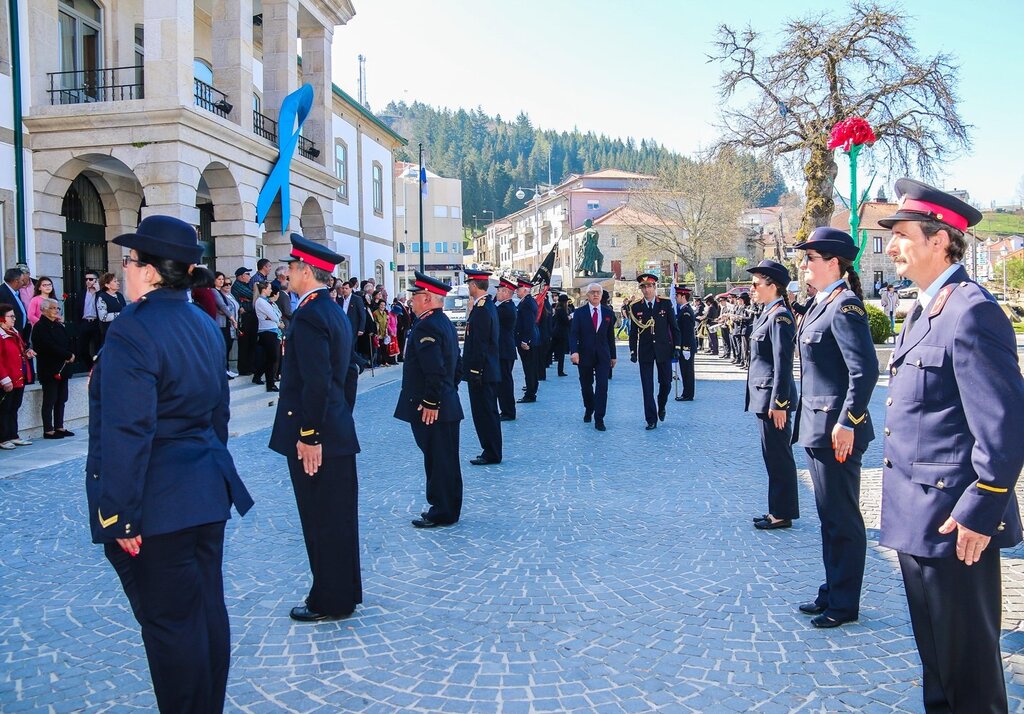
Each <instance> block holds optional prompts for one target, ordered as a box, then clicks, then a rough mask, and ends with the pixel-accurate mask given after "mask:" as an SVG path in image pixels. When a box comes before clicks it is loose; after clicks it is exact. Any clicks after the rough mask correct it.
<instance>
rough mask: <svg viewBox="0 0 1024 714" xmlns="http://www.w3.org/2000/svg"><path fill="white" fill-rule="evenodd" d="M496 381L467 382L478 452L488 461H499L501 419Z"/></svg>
mask: <svg viewBox="0 0 1024 714" xmlns="http://www.w3.org/2000/svg"><path fill="white" fill-rule="evenodd" d="M497 387H498V383H497V382H480V383H479V384H476V385H474V384H473V383H470V384H469V408H470V411H472V413H473V426H474V427H475V428H476V437H477V439H479V440H480V448H481V449H483V451H482V453H481V454H480V455H481V456H483V457H484V458H485V459H487V460H488V461H492V462H494V463H498V462H499V461H501V420H500V419H499V418H498V396H497V392H496V389H497Z"/></svg>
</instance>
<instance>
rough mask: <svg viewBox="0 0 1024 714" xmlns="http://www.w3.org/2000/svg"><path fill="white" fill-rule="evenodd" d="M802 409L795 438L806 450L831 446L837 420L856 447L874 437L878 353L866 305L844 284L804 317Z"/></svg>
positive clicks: (801, 335)
mask: <svg viewBox="0 0 1024 714" xmlns="http://www.w3.org/2000/svg"><path fill="white" fill-rule="evenodd" d="M797 344H799V346H800V408H799V411H798V412H797V419H796V423H795V424H794V427H793V441H794V443H797V444H800V445H801V446H803V447H807V448H831V446H832V429H833V427H835V425H836V424H837V423H839V424H842V425H843V426H846V427H849V428H851V429H853V431H854V436H853V448H855V449H858V450H863V449H866V448H867V446H868V444H869V443H871V440H872V439H874V438H875V431H874V428H873V427H872V425H871V415H870V414H869V413H868V402H869V401H870V400H871V392H872V391H873V390H874V388H875V383H876V382H877V381H878V357H876V355H875V345H874V343H873V342H872V341H871V330H870V328H869V327H868V318H867V312H866V311H865V310H864V303H863V302H861V299H860V298H858V297H857V294H856V293H854V292H853V291H852V290H850V289H849V288H847V287H844V286H840V287H838V288H836V289H835V290H834V291H832V293H831V294H830V295H829V296H828V297H826V298H825V299H824V300H822V302H821V303H820V304H818V305H812V306H811V307H810V309H809V310H808V311H807V313H806V314H805V315H804V316H803V319H802V320H801V321H800V327H799V332H798V333H797Z"/></svg>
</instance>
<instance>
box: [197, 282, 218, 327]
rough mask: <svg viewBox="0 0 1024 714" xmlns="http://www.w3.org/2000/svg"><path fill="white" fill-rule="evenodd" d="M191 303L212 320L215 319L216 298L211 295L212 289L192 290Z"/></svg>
mask: <svg viewBox="0 0 1024 714" xmlns="http://www.w3.org/2000/svg"><path fill="white" fill-rule="evenodd" d="M192 302H194V303H195V304H196V305H198V306H199V307H201V308H202V309H203V312H205V313H206V314H207V315H209V316H210V317H212V318H213V319H214V320H216V319H217V298H216V297H214V295H213V288H192Z"/></svg>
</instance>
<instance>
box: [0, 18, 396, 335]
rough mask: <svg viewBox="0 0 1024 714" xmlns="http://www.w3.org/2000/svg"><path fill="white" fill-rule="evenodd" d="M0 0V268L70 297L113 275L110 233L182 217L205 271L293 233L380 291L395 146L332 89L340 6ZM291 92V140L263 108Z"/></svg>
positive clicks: (277, 244) (274, 107)
mask: <svg viewBox="0 0 1024 714" xmlns="http://www.w3.org/2000/svg"><path fill="white" fill-rule="evenodd" d="M3 5H4V8H3V10H0V37H4V38H7V37H8V36H9V32H10V28H11V26H12V24H13V26H14V27H15V28H16V30H17V37H18V38H19V39H20V52H18V53H15V52H14V48H12V47H11V46H10V45H9V43H7V42H2V43H0V96H4V97H9V96H14V94H15V92H16V90H20V96H21V114H22V118H21V121H18V117H17V116H16V114H15V111H14V109H13V108H12V104H13V103H12V102H7V101H4V102H0V244H2V255H0V258H2V260H3V265H4V266H5V267H6V266H8V265H11V264H13V263H14V262H15V260H16V259H17V258H18V257H19V256H24V258H25V259H26V261H27V262H28V264H29V266H30V267H31V268H32V271H33V275H47V276H50V277H52V278H53V280H54V282H55V284H56V286H57V293H58V294H60V293H61V292H64V293H68V294H69V296H70V297H72V298H73V297H74V295H75V293H76V292H78V291H80V290H81V289H82V285H83V280H82V278H83V273H84V271H85V270H87V269H91V270H99V271H105V270H110V271H111V272H118V271H119V270H120V258H121V255H122V249H121V248H119V247H118V246H115V245H113V244H112V243H111V242H110V240H111V239H112V238H113V237H115V236H117V235H118V234H121V233H127V232H130V231H132V230H134V229H135V227H136V226H137V225H138V222H139V221H140V220H141V219H142V218H143V217H145V216H147V215H151V214H165V215H173V216H177V217H178V218H181V219H183V220H186V221H188V222H190V223H192V224H194V225H195V226H196V227H197V229H198V231H199V234H200V239H201V240H202V241H203V244H204V247H205V251H206V252H205V262H206V263H207V264H208V265H210V267H212V268H214V269H217V270H221V271H223V272H225V273H229V274H230V273H231V272H233V271H234V270H235V268H237V267H239V266H243V265H244V266H246V267H250V268H252V267H254V264H255V261H256V259H257V258H259V257H263V256H265V257H268V258H270V259H271V260H280V259H281V258H283V257H284V256H285V255H286V254H287V253H288V250H289V247H288V246H289V239H288V235H289V233H292V232H296V233H302V234H303V235H305V236H307V237H309V238H311V239H313V240H316V241H318V242H321V243H323V244H325V245H327V246H328V247H330V248H332V249H334V250H336V251H338V252H339V253H341V254H342V255H344V256H345V257H346V259H347V260H346V262H345V263H343V264H342V265H341V266H339V273H340V274H341V275H342V276H344V277H350V276H359V277H361V278H364V277H370V276H374V277H376V278H377V281H378V283H380V284H383V285H386V286H387V287H388V288H389V289H390V290H394V272H393V268H392V262H393V255H394V232H393V231H394V228H393V226H394V218H393V213H394V188H393V181H392V175H391V171H390V167H391V166H392V164H393V152H394V150H395V149H397V148H398V147H399V146H401V145H403V144H404V143H405V140H404V139H403V138H402V137H400V136H398V135H397V134H395V133H394V132H393V131H392V130H391V129H390V128H389V127H387V126H386V125H385V124H383V123H382V122H381V121H380V120H378V119H377V118H376V117H375V116H373V114H371V113H370V112H369V111H368V110H367V109H365V108H364V107H362V106H361V105H360V104H359V103H358V102H356V101H355V100H353V99H352V98H351V97H350V96H348V95H347V94H346V93H345V92H344V91H342V90H341V89H340V88H338V87H337V86H335V85H334V84H333V82H332V79H331V53H332V47H333V43H334V35H335V32H336V31H339V32H342V33H348V32H350V30H348V29H347V28H345V29H343V30H342V29H341V28H340V26H343V25H345V24H346V23H348V22H349V20H351V19H352V18H353V16H354V15H355V9H354V8H353V6H352V4H351V2H350V0H20V2H19V3H18V14H17V15H16V16H11V15H10V14H9V13H8V11H7V3H3ZM300 55H301V57H300ZM307 83H308V84H310V85H312V87H313V95H314V98H313V104H312V108H311V110H310V112H309V115H308V117H307V119H306V121H305V123H304V124H303V125H302V128H301V135H299V136H298V137H294V136H293V133H294V127H279V126H278V125H277V119H278V111H279V109H280V107H281V104H282V102H283V100H284V98H285V97H286V96H287V95H289V94H291V93H292V92H294V91H295V90H297V89H298V88H299V87H300V86H302V85H303V84H307ZM19 135H20V137H21V138H22V140H23V143H24V150H23V152H22V165H21V168H22V170H21V172H20V175H19V173H18V171H16V170H15V169H14V166H15V163H16V162H15V152H14V148H13V147H14V144H15V141H16V139H17V138H18V136H19ZM289 137H292V138H295V139H297V142H298V144H297V147H296V149H297V150H296V151H295V154H294V156H293V157H292V158H291V160H290V162H288V166H289V170H290V174H289V179H288V186H289V193H290V196H289V208H290V214H291V215H290V218H289V220H288V221H287V223H285V222H284V221H283V220H282V218H283V215H282V211H281V208H280V199H277V200H275V203H274V207H273V208H272V209H271V211H270V213H269V214H268V216H267V218H266V220H265V222H264V223H263V224H257V223H256V202H257V197H258V196H259V194H260V190H261V189H262V188H263V186H264V183H265V182H266V181H267V176H268V174H269V173H270V172H271V170H272V169H273V167H274V166H275V164H277V163H278V160H279V154H280V152H279V145H280V144H281V143H287V139H288V138H289ZM19 196H20V198H21V200H22V201H23V211H22V212H20V215H21V217H22V220H23V222H24V230H23V231H19V230H18V225H17V224H18V215H19V210H18V208H17V206H18V199H19ZM70 317H72V318H73V317H74V316H70Z"/></svg>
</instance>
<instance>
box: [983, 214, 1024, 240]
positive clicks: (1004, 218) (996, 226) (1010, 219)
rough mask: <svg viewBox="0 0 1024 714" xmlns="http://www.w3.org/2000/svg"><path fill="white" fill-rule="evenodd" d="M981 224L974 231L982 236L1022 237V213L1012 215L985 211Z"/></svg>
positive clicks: (1023, 234)
mask: <svg viewBox="0 0 1024 714" xmlns="http://www.w3.org/2000/svg"><path fill="white" fill-rule="evenodd" d="M982 216H983V217H982V219H981V223H979V224H978V226H977V228H976V229H975V230H976V231H977V232H978V233H979V234H980V235H983V236H993V237H994V236H1011V235H1017V236H1024V211H1016V212H1014V213H996V212H995V211H986V212H984V213H983V214H982Z"/></svg>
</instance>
